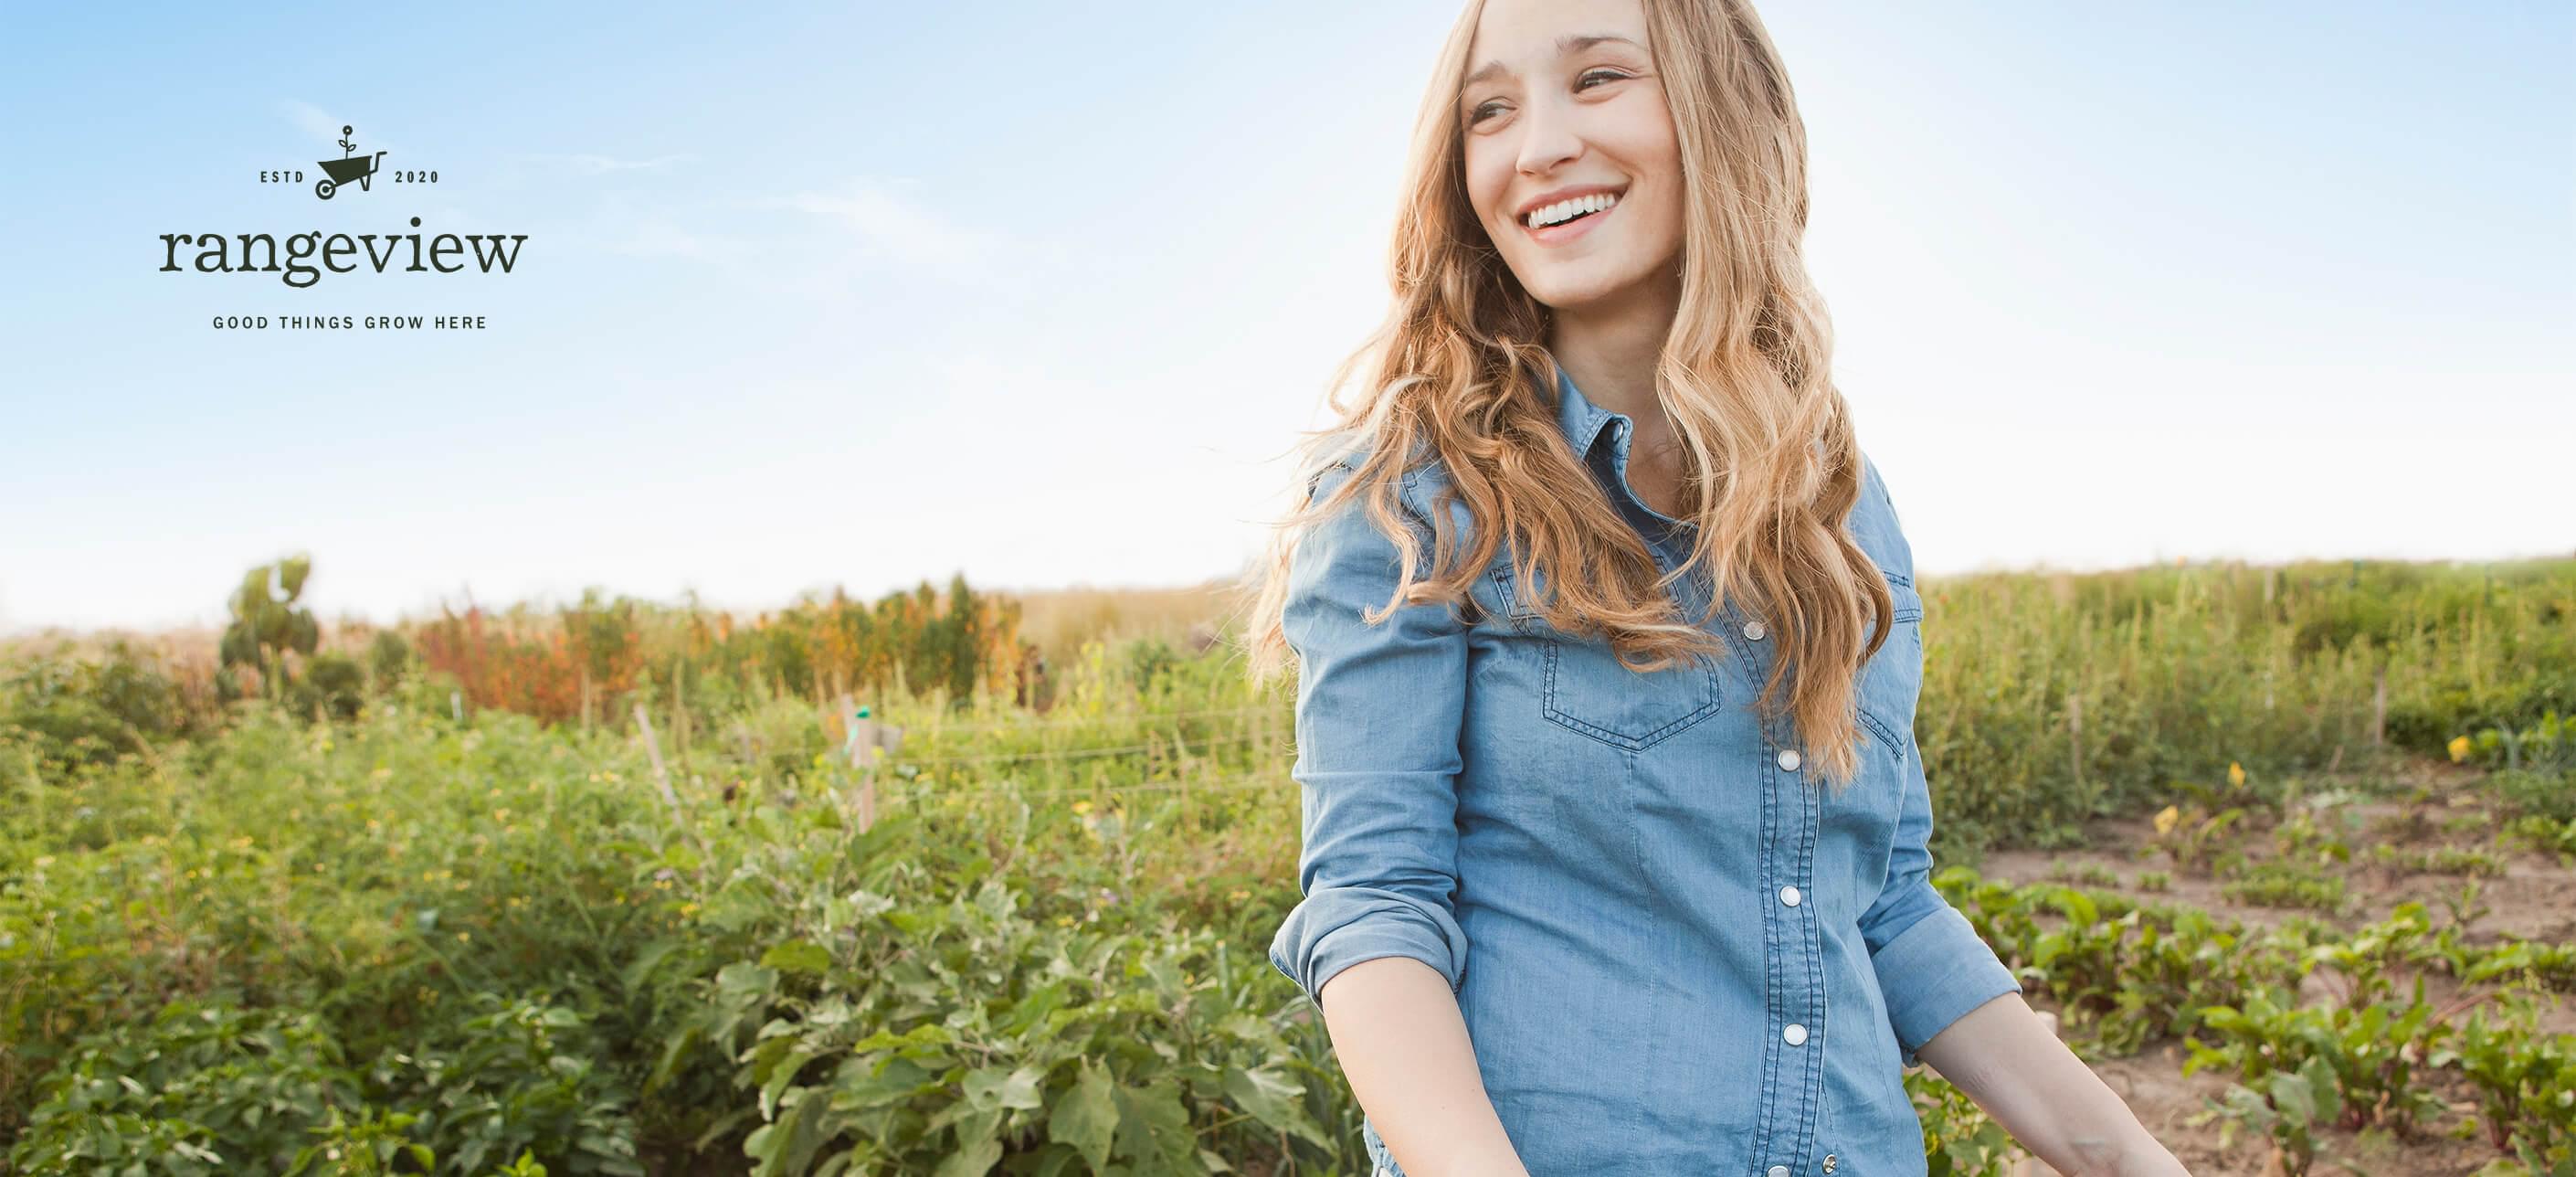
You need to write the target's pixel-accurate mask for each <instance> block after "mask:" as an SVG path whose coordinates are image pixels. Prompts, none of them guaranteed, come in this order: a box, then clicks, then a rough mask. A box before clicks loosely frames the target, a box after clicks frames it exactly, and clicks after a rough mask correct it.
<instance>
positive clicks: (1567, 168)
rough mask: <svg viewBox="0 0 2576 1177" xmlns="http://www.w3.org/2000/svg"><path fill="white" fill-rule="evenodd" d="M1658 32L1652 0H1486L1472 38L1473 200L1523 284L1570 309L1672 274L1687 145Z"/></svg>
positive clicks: (1466, 102) (1467, 99)
mask: <svg viewBox="0 0 2576 1177" xmlns="http://www.w3.org/2000/svg"><path fill="white" fill-rule="evenodd" d="M1646 40H1647V38H1646V14H1645V11H1644V9H1643V8H1642V6H1641V4H1640V2H1639V0H1486V3H1485V10H1484V12H1483V14H1482V15H1481V16H1480V17H1479V18H1478V20H1477V22H1476V34H1475V40H1474V42H1473V43H1472V44H1471V45H1470V46H1469V47H1468V52H1467V80H1466V84H1465V86H1464V87H1463V88H1462V89H1461V90H1460V92H1459V95H1458V123H1459V132H1460V136H1461V138H1462V139H1463V141H1464V142H1463V147H1464V153H1465V160H1466V178H1467V199H1468V200H1469V202H1470V203H1472V204H1473V205H1474V206H1475V212H1476V219H1477V220H1478V221H1480V222H1482V223H1483V224H1484V226H1485V233H1486V235H1488V236H1490V237H1491V238H1493V241H1494V244H1495V245H1496V246H1497V247H1498V248H1499V249H1501V251H1502V255H1503V261H1504V263H1505V264H1507V265H1509V266H1510V267H1511V268H1512V273H1513V274H1515V275H1516V276H1518V277H1519V278H1520V281H1521V285H1522V286H1523V287H1524V288H1526V289H1527V290H1528V291H1529V292H1530V295H1531V296H1532V297H1534V298H1536V299H1538V300H1539V301H1540V302H1542V303H1545V304H1546V305H1548V306H1550V307H1553V308H1555V309H1557V310H1560V311H1563V310H1568V309H1573V308H1578V307H1582V306H1585V305H1592V304H1599V305H1607V304H1609V303H1611V302H1613V301H1614V300H1618V299H1620V298H1621V297H1622V296H1625V295H1630V294H1633V293H1635V292H1637V291H1638V289H1639V288H1640V287H1641V286H1644V285H1646V284H1650V283H1661V284H1667V285H1669V284H1671V279H1672V272H1673V267H1674V263H1675V261H1676V259H1677V257H1678V255H1679V254H1680V252H1681V245H1682V174H1681V149H1680V145H1679V144H1678V142H1677V141H1676V140H1675V138H1674V134H1673V118H1672V111H1671V108H1670V107H1668V106H1667V105H1666V104H1665V101H1664V87H1663V82H1662V79H1661V78H1660V77H1659V76H1658V75H1657V73H1656V71H1655V61H1654V58H1653V56H1652V55H1651V54H1650V53H1649V52H1648V50H1647V48H1646ZM1575 198H1579V201H1580V202H1579V203H1577V204H1575V205H1573V206H1572V207H1571V208H1565V207H1558V208H1556V209H1555V211H1554V212H1553V213H1550V212H1548V211H1547V210H1548V209H1549V208H1550V207H1551V206H1561V205H1562V204H1563V202H1564V201H1566V200H1568V199H1575ZM1604 203H1609V207H1608V208H1607V209H1604V210H1601V211H1595V212H1592V213H1590V214H1589V215H1584V216H1579V217H1577V218H1576V219H1574V220H1572V221H1562V220H1561V219H1560V220H1559V221H1558V223H1555V224H1553V225H1544V224H1543V225H1541V226H1539V227H1532V226H1531V225H1530V223H1529V221H1530V218H1531V216H1532V215H1533V214H1534V213H1536V214H1538V215H1540V216H1541V217H1542V219H1545V218H1547V217H1550V216H1553V217H1556V218H1562V217H1563V215H1564V214H1565V213H1566V212H1570V211H1580V210H1582V209H1584V208H1596V209H1598V208H1600V206H1601V205H1602V204H1604Z"/></svg>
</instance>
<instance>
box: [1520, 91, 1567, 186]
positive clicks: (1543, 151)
mask: <svg viewBox="0 0 2576 1177" xmlns="http://www.w3.org/2000/svg"><path fill="white" fill-rule="evenodd" d="M1582 154H1583V136H1582V135H1581V134H1580V133H1579V132H1578V131H1577V130H1576V128H1575V120H1574V117H1573V112H1572V111H1570V110H1567V109H1565V104H1564V103H1562V102H1557V101H1553V100H1548V101H1533V102H1531V103H1530V106H1529V109H1528V110H1527V111H1524V112H1522V114H1521V150H1520V159H1519V161H1518V166H1519V168H1520V172H1521V174H1522V175H1524V176H1544V175H1546V174H1548V173H1549V172H1552V171H1554V170H1556V169H1557V168H1558V167H1561V166H1563V165H1564V163H1565V162H1566V161H1567V160H1570V159H1573V158H1575V157H1577V156H1579V155H1582Z"/></svg>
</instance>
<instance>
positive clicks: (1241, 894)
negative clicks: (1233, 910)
mask: <svg viewBox="0 0 2576 1177" xmlns="http://www.w3.org/2000/svg"><path fill="white" fill-rule="evenodd" d="M1226 898H1228V899H1231V900H1233V901H1234V902H1236V903H1241V902H1243V901H1244V900H1246V899H1250V898H1252V892H1250V891H1236V892H1234V893H1232V894H1230V895H1227V896H1226Z"/></svg>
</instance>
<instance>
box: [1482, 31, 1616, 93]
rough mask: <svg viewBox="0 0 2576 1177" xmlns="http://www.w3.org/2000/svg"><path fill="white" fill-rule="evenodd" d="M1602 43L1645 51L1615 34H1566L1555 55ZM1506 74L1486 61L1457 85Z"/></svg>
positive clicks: (1500, 67) (1558, 44) (1579, 50)
mask: <svg viewBox="0 0 2576 1177" xmlns="http://www.w3.org/2000/svg"><path fill="white" fill-rule="evenodd" d="M1604 41H1617V42H1619V43H1621V44H1623V45H1628V46H1631V47H1634V48H1636V49H1638V50H1640V51H1642V50H1644V49H1645V46H1643V45H1639V44H1637V42H1635V41H1634V40H1631V39H1629V38H1627V37H1622V36H1620V35H1619V34H1617V33H1567V34H1566V35H1564V36H1562V37H1558V38H1557V39H1556V55H1557V56H1559V57H1563V56H1565V55H1566V54H1569V53H1581V52H1583V51H1584V50H1586V49H1590V48H1591V47H1593V46H1595V45H1598V44H1601V43H1602V42H1604ZM1506 72H1508V70H1507V69H1506V68H1505V67H1504V65H1503V63H1502V62H1501V61H1499V60H1495V61H1488V62H1486V63H1485V64H1484V65H1483V66H1481V67H1479V68H1478V69H1477V70H1476V72H1474V73H1472V74H1469V75H1467V80H1466V81H1463V82H1460V83H1459V84H1458V85H1459V88H1460V89H1465V88H1466V87H1469V86H1473V85H1475V84H1476V83H1478V82H1482V81H1485V80H1487V79H1489V78H1492V77H1494V76H1495V75H1497V74H1502V73H1506Z"/></svg>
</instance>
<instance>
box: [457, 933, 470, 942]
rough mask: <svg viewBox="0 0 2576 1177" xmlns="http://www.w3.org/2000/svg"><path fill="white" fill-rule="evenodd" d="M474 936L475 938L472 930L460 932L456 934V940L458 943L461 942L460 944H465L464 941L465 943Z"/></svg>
mask: <svg viewBox="0 0 2576 1177" xmlns="http://www.w3.org/2000/svg"><path fill="white" fill-rule="evenodd" d="M473 938H474V933H472V932H458V933H457V934H456V942H457V943H459V944H463V943H465V942H466V941H468V940H472V939H473Z"/></svg>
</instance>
